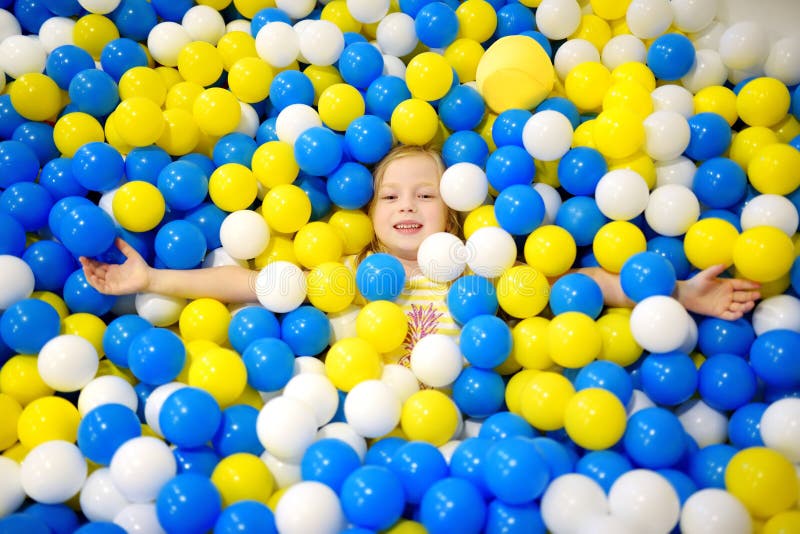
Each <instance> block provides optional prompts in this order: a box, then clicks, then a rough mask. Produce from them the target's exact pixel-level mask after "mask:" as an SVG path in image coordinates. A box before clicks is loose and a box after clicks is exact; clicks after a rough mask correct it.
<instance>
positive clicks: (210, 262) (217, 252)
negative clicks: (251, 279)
mask: <svg viewBox="0 0 800 534" xmlns="http://www.w3.org/2000/svg"><path fill="white" fill-rule="evenodd" d="M224 265H238V266H239V267H245V268H247V261H246V260H237V259H236V258H234V257H232V256H231V255H230V254H228V253H227V252H226V251H225V249H224V248H222V247H220V248H215V249H214V250H212V251H210V252H209V253H208V254H206V257H205V258H203V263H202V266H203V267H222V266H224Z"/></svg>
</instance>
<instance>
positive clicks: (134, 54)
mask: <svg viewBox="0 0 800 534" xmlns="http://www.w3.org/2000/svg"><path fill="white" fill-rule="evenodd" d="M100 64H101V65H102V66H103V72H106V73H108V74H109V75H111V77H112V78H114V81H116V82H119V80H120V78H122V75H123V74H125V72H127V71H128V70H130V69H132V68H134V67H146V66H147V53H145V51H144V48H142V47H141V45H140V44H139V43H137V42H136V41H134V40H133V39H128V38H126V37H120V38H118V39H114V40H112V41H109V42H108V43H107V44H106V45H105V46H104V47H103V51H102V52H101V53H100Z"/></svg>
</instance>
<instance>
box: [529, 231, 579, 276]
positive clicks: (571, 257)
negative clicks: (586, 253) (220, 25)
mask: <svg viewBox="0 0 800 534" xmlns="http://www.w3.org/2000/svg"><path fill="white" fill-rule="evenodd" d="M577 253H578V249H577V246H576V245H575V239H574V238H573V237H572V234H570V233H569V232H568V231H567V230H565V229H564V228H562V227H560V226H556V225H553V224H548V225H545V226H540V227H539V228H537V229H536V230H534V231H533V232H531V233H530V235H529V236H528V237H527V239H526V240H525V262H526V263H527V264H528V265H530V266H531V267H533V268H534V269H537V270H539V271H540V272H541V273H542V274H544V275H545V276H548V277H552V276H560V275H562V274H564V273H566V272H567V271H568V270H569V269H570V268H571V267H572V264H573V263H575V256H576V255H577Z"/></svg>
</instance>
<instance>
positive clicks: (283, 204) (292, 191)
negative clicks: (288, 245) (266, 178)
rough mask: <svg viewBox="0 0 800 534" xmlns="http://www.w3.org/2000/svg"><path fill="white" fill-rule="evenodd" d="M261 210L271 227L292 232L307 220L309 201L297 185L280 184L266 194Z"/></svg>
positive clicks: (309, 210) (309, 207)
mask: <svg viewBox="0 0 800 534" xmlns="http://www.w3.org/2000/svg"><path fill="white" fill-rule="evenodd" d="M261 212H262V215H263V216H264V219H266V221H267V224H269V227H270V228H271V229H274V230H275V231H277V232H281V233H293V232H296V231H297V230H299V229H300V228H301V227H302V226H303V225H304V224H306V223H307V222H308V221H309V218H310V217H311V201H310V200H309V198H308V195H307V194H306V192H305V191H303V190H302V189H300V188H299V187H298V186H296V185H293V184H280V185H277V186H275V187H273V188H272V189H270V191H269V193H267V194H266V196H265V197H264V201H263V204H262V206H261Z"/></svg>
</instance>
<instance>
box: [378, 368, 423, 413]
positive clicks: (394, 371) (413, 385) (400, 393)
mask: <svg viewBox="0 0 800 534" xmlns="http://www.w3.org/2000/svg"><path fill="white" fill-rule="evenodd" d="M381 381H382V382H384V383H385V384H386V385H387V386H389V387H390V388H391V389H392V391H394V393H395V395H397V398H398V399H400V402H401V403H402V402H405V401H406V400H407V399H408V398H409V397H410V396H411V395H413V394H414V393H416V392H417V391H419V382H418V381H417V377H416V376H414V372H413V371H411V369H409V368H408V367H406V366H405V365H400V364H397V363H389V364H386V365H384V366H383V374H381Z"/></svg>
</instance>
